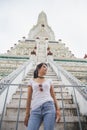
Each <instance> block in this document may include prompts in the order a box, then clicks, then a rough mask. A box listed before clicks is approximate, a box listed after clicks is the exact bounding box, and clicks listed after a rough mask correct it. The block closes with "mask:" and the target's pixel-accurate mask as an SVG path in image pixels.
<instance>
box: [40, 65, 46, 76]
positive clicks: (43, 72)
mask: <svg viewBox="0 0 87 130" xmlns="http://www.w3.org/2000/svg"><path fill="white" fill-rule="evenodd" d="M39 73H41V74H43V75H45V74H46V73H47V65H45V64H43V65H42V66H41V68H40V69H39Z"/></svg>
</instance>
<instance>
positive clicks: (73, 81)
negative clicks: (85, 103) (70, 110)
mask: <svg viewBox="0 0 87 130" xmlns="http://www.w3.org/2000/svg"><path fill="white" fill-rule="evenodd" d="M52 64H53V65H54V66H55V67H57V66H56V65H55V63H54V62H53V61H50V65H51V66H52ZM59 71H62V73H63V74H66V75H65V76H68V80H70V81H72V85H73V83H74V85H76V86H78V84H77V82H75V80H73V79H72V77H70V75H69V74H68V72H67V71H65V70H64V69H63V68H61V67H60V66H58V72H59ZM58 72H57V73H58ZM64 72H65V73H64ZM57 75H58V74H57ZM75 83H76V84H75ZM79 86H81V84H79ZM73 92H74V98H75V104H76V110H77V116H78V120H79V128H80V130H82V125H81V120H80V112H79V108H78V102H77V98H76V93H75V89H74V87H73ZM61 97H62V106H63V119H64V130H66V121H65V115H64V104H63V95H62V87H61Z"/></svg>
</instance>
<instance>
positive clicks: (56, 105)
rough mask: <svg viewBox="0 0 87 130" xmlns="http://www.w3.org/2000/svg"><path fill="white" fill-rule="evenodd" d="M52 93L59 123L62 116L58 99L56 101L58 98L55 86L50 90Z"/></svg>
mask: <svg viewBox="0 0 87 130" xmlns="http://www.w3.org/2000/svg"><path fill="white" fill-rule="evenodd" d="M50 93H51V96H52V98H53V100H54V104H55V108H56V122H59V121H60V118H61V114H60V108H59V106H58V103H57V99H56V96H55V92H54V88H53V86H51V88H50Z"/></svg>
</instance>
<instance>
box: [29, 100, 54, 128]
mask: <svg viewBox="0 0 87 130" xmlns="http://www.w3.org/2000/svg"><path fill="white" fill-rule="evenodd" d="M55 113H56V111H55V106H54V102H52V101H48V102H46V103H44V104H42V105H41V106H40V107H38V108H37V109H35V110H32V111H31V114H30V117H29V121H28V129H27V130H39V128H40V125H41V123H42V122H43V125H44V130H54V125H55V115H56V114H55Z"/></svg>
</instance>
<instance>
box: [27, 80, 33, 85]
mask: <svg viewBox="0 0 87 130" xmlns="http://www.w3.org/2000/svg"><path fill="white" fill-rule="evenodd" d="M32 82H33V78H31V79H29V81H28V86H29V85H30V86H31V85H32Z"/></svg>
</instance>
